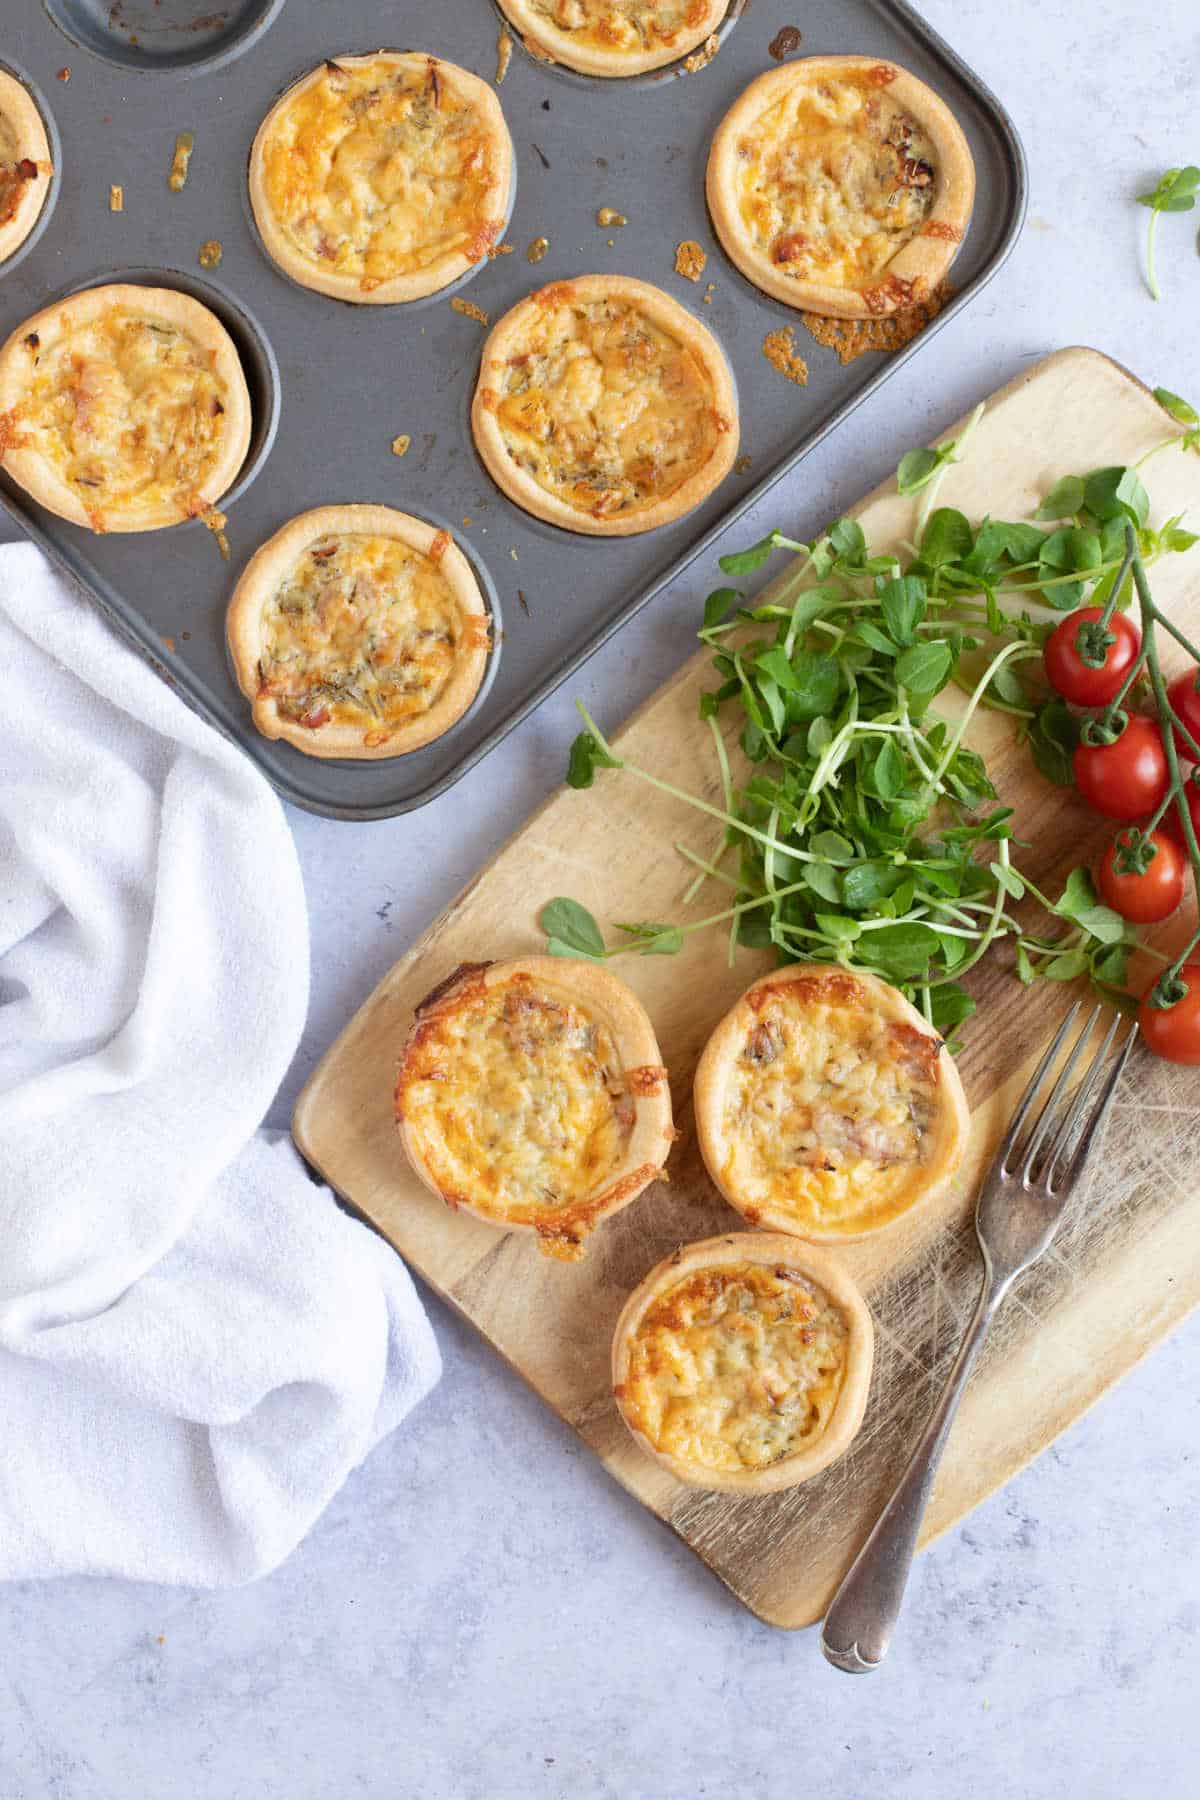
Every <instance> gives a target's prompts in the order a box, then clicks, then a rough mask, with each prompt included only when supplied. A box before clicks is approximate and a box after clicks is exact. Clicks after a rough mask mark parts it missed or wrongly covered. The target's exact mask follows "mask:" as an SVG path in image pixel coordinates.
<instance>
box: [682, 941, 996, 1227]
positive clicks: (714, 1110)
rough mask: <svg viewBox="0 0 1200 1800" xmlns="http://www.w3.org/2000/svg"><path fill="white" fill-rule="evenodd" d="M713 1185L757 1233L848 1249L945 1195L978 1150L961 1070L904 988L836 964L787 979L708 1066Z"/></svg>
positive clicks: (706, 1056)
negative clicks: (971, 1139) (970, 1142)
mask: <svg viewBox="0 0 1200 1800" xmlns="http://www.w3.org/2000/svg"><path fill="white" fill-rule="evenodd" d="M695 1106H696V1128H697V1133H698V1137H699V1144H700V1151H701V1154H702V1156H703V1158H704V1162H705V1165H706V1166H707V1168H708V1172H709V1174H710V1175H711V1176H712V1178H713V1181H714V1182H715V1183H716V1185H717V1187H718V1188H720V1190H721V1192H722V1194H724V1196H725V1198H726V1199H727V1200H728V1201H729V1203H730V1204H731V1205H732V1206H734V1207H736V1208H737V1210H738V1211H739V1212H740V1213H741V1214H742V1215H743V1216H744V1217H745V1218H746V1219H748V1220H749V1221H750V1223H751V1224H754V1225H759V1224H761V1225H764V1226H768V1227H771V1228H773V1229H775V1230H778V1231H788V1232H794V1233H796V1235H797V1236H799V1237H804V1238H809V1239H814V1240H817V1241H821V1242H827V1243H839V1242H846V1241H849V1240H852V1239H854V1238H861V1237H865V1236H867V1235H868V1234H869V1233H870V1232H872V1231H878V1230H879V1229H881V1228H882V1227H883V1226H885V1225H889V1224H891V1223H892V1222H893V1221H894V1220H896V1219H899V1218H902V1217H903V1216H904V1215H905V1214H906V1213H908V1212H910V1211H911V1210H912V1208H913V1207H915V1206H917V1205H919V1204H921V1203H923V1202H928V1201H930V1200H932V1199H934V1198H935V1197H936V1196H937V1195H938V1194H940V1193H941V1192H943V1191H944V1189H945V1188H946V1186H947V1185H948V1183H949V1182H950V1180H951V1178H952V1177H953V1175H954V1173H955V1171H956V1170H957V1169H958V1167H959V1165H960V1163H961V1162H962V1159H963V1155H964V1153H965V1150H966V1143H967V1130H968V1123H969V1121H968V1114H967V1103H966V1098H965V1096H964V1094H963V1090H962V1083H961V1081H960V1079H959V1075H958V1070H957V1069H956V1068H955V1066H954V1059H953V1057H952V1056H951V1055H950V1053H949V1051H948V1050H947V1049H946V1047H945V1045H944V1044H943V1043H942V1040H941V1039H940V1038H939V1037H938V1035H937V1033H936V1032H935V1031H934V1029H933V1027H932V1026H931V1025H929V1024H928V1022H927V1021H926V1020H925V1019H924V1018H923V1017H922V1015H921V1014H920V1013H919V1012H918V1011H917V1010H916V1008H915V1007H914V1006H911V1005H910V1004H909V1002H908V1001H907V1000H906V999H905V998H904V996H903V995H902V994H901V993H899V992H898V991H897V990H896V989H895V988H893V987H889V986H888V984H887V983H886V982H884V981H881V980H879V978H878V977H877V976H874V975H870V974H867V973H865V972H864V971H862V970H858V969H855V970H853V971H852V970H849V969H843V968H839V967H837V966H835V965H832V964H824V963H797V964H795V965H793V966H792V967H789V968H784V969H776V970H774V971H773V972H772V973H771V974H769V975H764V976H763V977H762V978H761V979H760V980H758V981H756V982H754V983H753V985H752V986H751V987H749V988H748V989H747V990H746V992H745V994H743V996H742V998H741V999H740V1000H739V1001H738V1002H737V1004H736V1005H735V1006H734V1007H733V1008H732V1009H731V1011H730V1012H728V1013H727V1014H726V1015H725V1017H724V1019H722V1021H721V1022H720V1024H719V1025H718V1026H717V1028H716V1030H715V1031H714V1032H713V1034H712V1036H711V1037H710V1038H709V1040H708V1043H707V1045H706V1046H705V1049H704V1053H703V1055H702V1056H701V1058H700V1062H699V1065H698V1067H697V1069H696V1079H695Z"/></svg>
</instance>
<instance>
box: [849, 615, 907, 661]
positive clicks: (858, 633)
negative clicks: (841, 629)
mask: <svg viewBox="0 0 1200 1800" xmlns="http://www.w3.org/2000/svg"><path fill="white" fill-rule="evenodd" d="M852 635H853V636H854V638H855V639H856V640H857V641H858V642H859V643H861V644H866V645H867V647H868V649H871V650H877V651H878V652H879V654H880V656H895V654H896V649H897V646H896V645H895V644H894V643H893V642H892V640H891V638H890V637H888V636H887V635H886V633H885V632H882V631H880V629H879V627H878V625H872V623H871V621H870V619H860V620H859V621H858V623H857V624H856V625H855V627H854V631H853V634H852Z"/></svg>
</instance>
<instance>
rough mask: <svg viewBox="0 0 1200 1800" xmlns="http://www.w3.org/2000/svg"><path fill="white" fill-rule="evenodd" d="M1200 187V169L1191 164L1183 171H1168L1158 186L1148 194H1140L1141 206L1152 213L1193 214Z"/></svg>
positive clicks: (1161, 176)
mask: <svg viewBox="0 0 1200 1800" xmlns="http://www.w3.org/2000/svg"><path fill="white" fill-rule="evenodd" d="M1198 187H1200V169H1198V168H1196V167H1195V165H1194V164H1193V163H1189V164H1188V165H1187V167H1186V168H1183V169H1168V170H1167V171H1166V172H1165V173H1164V174H1163V175H1160V176H1159V178H1158V183H1157V186H1155V187H1154V188H1152V189H1151V191H1150V192H1149V193H1148V194H1139V195H1138V196H1137V203H1138V205H1139V206H1148V207H1149V208H1150V209H1151V211H1152V212H1191V210H1192V208H1193V206H1195V204H1196V189H1197V188H1198Z"/></svg>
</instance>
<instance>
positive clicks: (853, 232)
mask: <svg viewBox="0 0 1200 1800" xmlns="http://www.w3.org/2000/svg"><path fill="white" fill-rule="evenodd" d="M891 74H892V71H891V70H890V69H889V68H888V67H887V66H886V65H880V66H879V69H878V70H876V69H870V70H865V71H864V72H863V73H861V74H847V75H841V76H838V77H836V78H830V79H829V80H826V81H820V82H798V83H796V84H795V85H794V86H793V87H791V88H790V89H789V90H788V91H787V92H786V93H785V94H784V95H783V97H782V98H781V99H779V100H776V101H775V103H774V104H773V105H772V106H768V107H765V108H764V109H763V111H762V112H761V113H760V114H759V115H758V117H757V118H756V119H755V120H754V121H753V123H752V124H751V125H749V126H748V127H747V129H746V130H745V131H744V132H743V134H742V136H741V138H740V139H739V142H738V159H737V169H736V176H735V180H736V184H737V200H738V208H739V211H740V214H741V218H742V223H743V225H744V226H745V229H746V231H747V233H748V235H749V238H750V240H751V242H752V243H753V244H754V245H755V246H756V247H757V249H758V250H759V251H760V252H761V253H762V254H763V255H765V256H767V257H769V258H770V260H771V262H772V263H774V265H775V267H776V268H777V269H778V270H779V271H780V272H781V273H782V274H784V275H790V276H794V277H795V278H796V279H798V280H804V281H815V282H819V283H821V284H822V285H823V286H826V287H841V288H867V287H869V286H870V285H871V284H872V283H874V282H876V281H877V280H878V278H879V277H880V275H881V274H882V273H883V271H884V270H885V269H886V268H887V265H888V263H889V262H891V260H892V258H893V257H894V256H895V255H896V253H897V252H898V251H899V250H901V249H902V248H903V247H904V245H905V244H907V243H908V242H909V241H910V240H911V239H912V238H914V237H916V236H917V234H918V233H919V232H920V230H921V228H922V226H923V225H924V223H925V221H926V219H927V218H928V216H929V213H930V211H931V209H932V207H933V200H934V191H935V188H936V185H937V159H936V153H935V151H934V149H933V145H932V144H931V142H930V140H929V138H928V136H927V135H926V133H925V132H924V131H923V130H922V128H921V126H920V125H919V124H918V123H917V122H916V120H915V119H913V118H911V117H910V116H909V115H908V114H907V113H905V112H904V111H903V109H902V108H901V107H899V106H898V105H897V104H896V102H895V101H894V100H893V99H892V98H891V96H890V95H889V93H888V90H887V86H886V82H885V80H884V78H885V77H890V75H891Z"/></svg>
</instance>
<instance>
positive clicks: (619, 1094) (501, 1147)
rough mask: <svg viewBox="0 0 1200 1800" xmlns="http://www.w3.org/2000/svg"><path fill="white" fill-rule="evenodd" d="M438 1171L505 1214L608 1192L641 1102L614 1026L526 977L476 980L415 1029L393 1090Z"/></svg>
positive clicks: (449, 1191) (440, 1180) (456, 1194)
mask: <svg viewBox="0 0 1200 1800" xmlns="http://www.w3.org/2000/svg"><path fill="white" fill-rule="evenodd" d="M397 1100H398V1104H399V1108H400V1112H401V1116H402V1118H403V1119H404V1121H405V1123H406V1124H407V1125H408V1126H409V1128H410V1129H411V1130H413V1131H414V1132H415V1133H416V1134H417V1136H418V1138H419V1140H420V1144H421V1149H422V1154H423V1156H424V1158H425V1161H426V1164H427V1166H428V1168H429V1171H430V1173H431V1175H432V1176H433V1179H434V1181H435V1182H436V1184H437V1186H438V1187H439V1189H440V1190H441V1192H442V1193H443V1194H444V1195H445V1196H446V1198H447V1199H449V1200H451V1201H453V1200H455V1199H466V1200H468V1201H469V1202H470V1204H471V1205H472V1206H475V1207H477V1208H478V1209H479V1210H480V1211H483V1212H487V1213H489V1214H491V1215H492V1216H494V1217H499V1218H503V1217H505V1216H512V1215H513V1214H514V1213H517V1212H525V1211H526V1210H528V1212H529V1214H530V1218H531V1220H533V1221H536V1218H537V1215H538V1214H539V1213H542V1214H544V1215H548V1214H549V1213H550V1212H551V1211H552V1210H557V1211H559V1212H561V1211H562V1210H563V1209H569V1208H571V1207H572V1206H577V1205H579V1204H580V1203H584V1202H587V1201H588V1200H590V1199H592V1198H594V1197H595V1196H596V1195H597V1194H599V1193H601V1192H603V1190H604V1188H605V1186H606V1185H607V1184H608V1183H609V1182H610V1181H611V1178H612V1177H613V1175H614V1174H615V1173H616V1171H617V1170H618V1168H619V1167H620V1165H621V1163H622V1161H623V1160H624V1158H625V1155H626V1153H627V1150H628V1147H629V1141H630V1138H631V1135H632V1131H633V1121H634V1102H633V1099H632V1098H631V1096H630V1095H629V1094H628V1093H627V1092H626V1089H625V1084H624V1081H623V1079H622V1071H621V1064H620V1059H619V1056H618V1054H617V1049H616V1045H615V1043H614V1042H613V1039H612V1035H611V1033H610V1032H609V1031H608V1029H607V1028H606V1027H605V1026H604V1025H603V1024H601V1023H600V1022H599V1021H598V1020H596V1019H595V1018H593V1017H592V1016H591V1015H590V1013H589V1012H588V1011H587V1010H586V1009H585V1008H584V1007H582V1006H580V1005H579V1004H578V1003H576V1002H575V1001H572V1000H568V999H566V998H565V997H560V996H558V995H551V994H548V993H546V992H540V991H539V990H538V988H537V987H536V986H535V985H534V983H533V981H532V979H531V978H530V977H529V976H528V975H516V976H514V977H512V978H511V979H510V980H508V981H505V982H497V983H495V984H494V985H493V986H491V987H481V988H479V989H471V990H469V991H468V992H467V993H466V995H465V997H464V999H463V1000H462V1001H461V1002H460V1003H459V1004H458V1005H456V1006H452V1007H451V1008H449V1009H445V1010H439V1011H438V1012H437V1013H435V1014H434V1015H433V1016H431V1017H430V1018H429V1019H427V1020H426V1021H425V1023H424V1024H423V1025H422V1026H420V1027H419V1028H418V1031H417V1033H416V1036H415V1038H414V1041H413V1045H412V1047H411V1048H410V1051H409V1053H408V1056H407V1058H406V1061H405V1067H404V1069H403V1071H402V1074H401V1080H400V1084H399V1087H398V1090H397Z"/></svg>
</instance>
